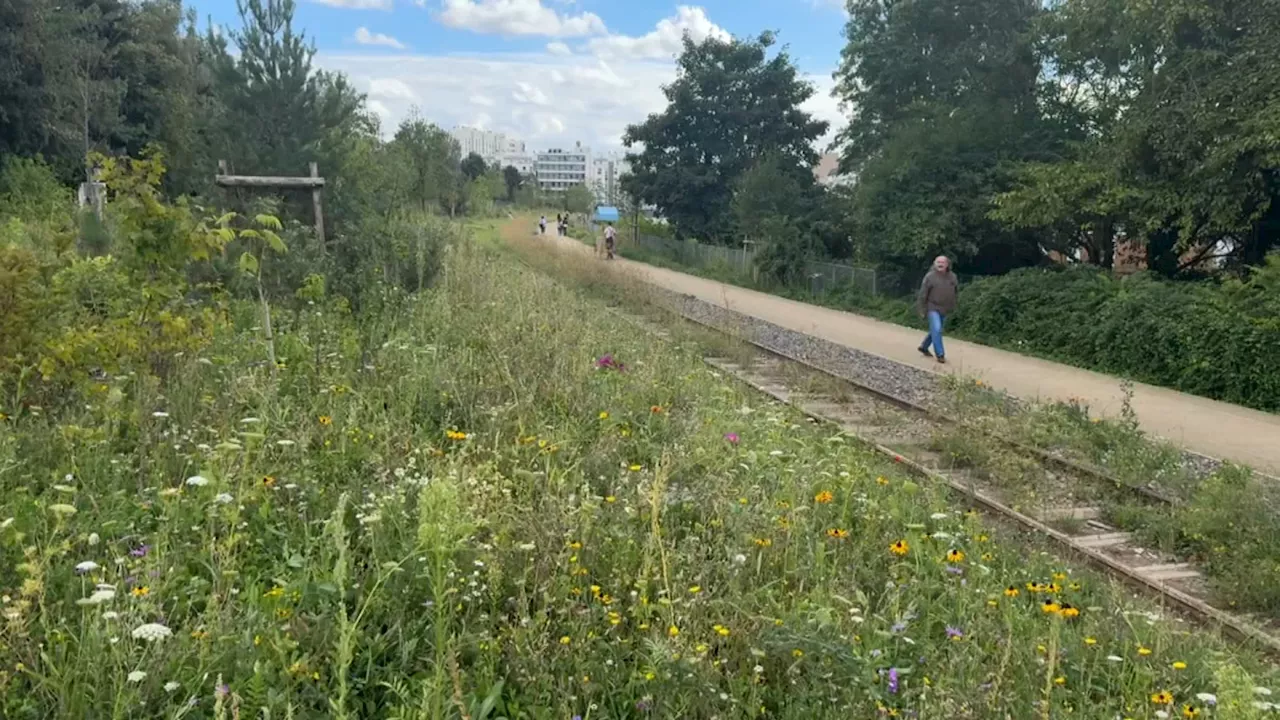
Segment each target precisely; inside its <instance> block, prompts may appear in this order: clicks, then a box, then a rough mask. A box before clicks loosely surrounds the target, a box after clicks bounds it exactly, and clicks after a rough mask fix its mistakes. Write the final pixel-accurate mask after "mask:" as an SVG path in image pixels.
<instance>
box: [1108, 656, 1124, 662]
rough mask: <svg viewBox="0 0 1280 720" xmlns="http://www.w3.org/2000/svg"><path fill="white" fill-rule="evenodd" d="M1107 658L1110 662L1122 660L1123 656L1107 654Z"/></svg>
mask: <svg viewBox="0 0 1280 720" xmlns="http://www.w3.org/2000/svg"><path fill="white" fill-rule="evenodd" d="M1107 659H1108V660H1110V661H1111V662H1124V658H1122V657H1120V656H1118V655H1108V656H1107Z"/></svg>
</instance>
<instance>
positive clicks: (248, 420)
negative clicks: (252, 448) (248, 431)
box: [240, 417, 262, 425]
mask: <svg viewBox="0 0 1280 720" xmlns="http://www.w3.org/2000/svg"><path fill="white" fill-rule="evenodd" d="M240 422H241V423H243V424H245V425H257V424H258V423H260V422H262V419H261V418H256V417H247V418H243V419H241V420H240Z"/></svg>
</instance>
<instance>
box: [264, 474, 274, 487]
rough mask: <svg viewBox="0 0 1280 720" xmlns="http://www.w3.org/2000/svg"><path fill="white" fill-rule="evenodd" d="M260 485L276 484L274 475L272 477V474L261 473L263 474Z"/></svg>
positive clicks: (270, 485) (272, 485) (269, 485)
mask: <svg viewBox="0 0 1280 720" xmlns="http://www.w3.org/2000/svg"><path fill="white" fill-rule="evenodd" d="M262 485H263V487H275V485H276V479H275V477H274V476H272V475H263V476H262Z"/></svg>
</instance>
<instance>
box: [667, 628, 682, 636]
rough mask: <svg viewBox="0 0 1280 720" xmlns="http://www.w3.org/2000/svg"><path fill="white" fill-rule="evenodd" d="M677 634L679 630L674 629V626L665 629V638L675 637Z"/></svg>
mask: <svg viewBox="0 0 1280 720" xmlns="http://www.w3.org/2000/svg"><path fill="white" fill-rule="evenodd" d="M679 634H680V628H678V627H676V626H675V625H672V626H671V627H669V628H667V637H676V636H677V635H679Z"/></svg>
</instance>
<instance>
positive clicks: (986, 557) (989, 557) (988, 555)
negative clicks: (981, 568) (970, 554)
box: [982, 553, 996, 563]
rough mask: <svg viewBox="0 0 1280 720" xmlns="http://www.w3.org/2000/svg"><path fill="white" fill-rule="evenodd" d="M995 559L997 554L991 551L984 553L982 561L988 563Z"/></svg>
mask: <svg viewBox="0 0 1280 720" xmlns="http://www.w3.org/2000/svg"><path fill="white" fill-rule="evenodd" d="M995 559H996V556H995V555H993V554H991V553H982V562H988V563H989V562H991V561H992V560H995Z"/></svg>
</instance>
